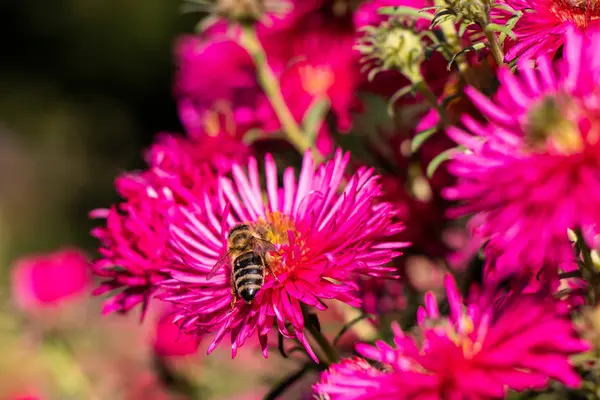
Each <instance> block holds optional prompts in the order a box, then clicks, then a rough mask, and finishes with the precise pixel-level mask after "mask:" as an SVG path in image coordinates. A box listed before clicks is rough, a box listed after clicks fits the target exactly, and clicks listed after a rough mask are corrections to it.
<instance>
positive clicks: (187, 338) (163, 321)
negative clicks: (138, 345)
mask: <svg viewBox="0 0 600 400" xmlns="http://www.w3.org/2000/svg"><path fill="white" fill-rule="evenodd" d="M199 345H200V338H198V337H197V336H192V335H186V334H185V333H183V332H181V330H180V329H179V328H178V327H177V325H175V323H174V322H173V316H172V315H171V313H165V314H164V315H163V316H162V317H161V318H160V319H159V320H158V322H157V324H156V330H155V332H154V337H153V347H154V352H155V353H156V354H158V355H159V356H163V357H182V356H188V355H192V354H195V353H196V352H197V351H198V346H199Z"/></svg>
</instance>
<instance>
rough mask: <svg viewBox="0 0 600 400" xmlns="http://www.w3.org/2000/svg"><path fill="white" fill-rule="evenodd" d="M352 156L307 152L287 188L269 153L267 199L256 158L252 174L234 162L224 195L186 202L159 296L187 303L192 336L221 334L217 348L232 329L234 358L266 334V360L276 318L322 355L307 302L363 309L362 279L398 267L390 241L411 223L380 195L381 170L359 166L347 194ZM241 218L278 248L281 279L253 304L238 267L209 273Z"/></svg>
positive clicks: (273, 263)
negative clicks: (237, 281)
mask: <svg viewBox="0 0 600 400" xmlns="http://www.w3.org/2000/svg"><path fill="white" fill-rule="evenodd" d="M348 158H349V154H346V155H342V153H341V152H340V151H338V152H337V153H336V156H335V158H334V160H332V161H330V162H328V163H326V164H325V165H322V166H321V167H319V168H316V167H315V163H314V160H313V157H312V155H311V153H310V152H308V153H306V154H305V156H304V161H303V165H302V169H301V171H300V176H299V179H298V180H296V175H295V173H294V170H293V169H292V168H287V169H286V170H285V171H284V173H283V187H282V188H279V185H278V178H277V176H278V174H277V167H276V165H275V162H274V160H273V158H272V157H271V156H270V155H267V157H266V160H265V175H266V192H267V195H266V198H264V197H263V194H262V188H261V185H260V179H259V172H258V166H257V161H256V160H255V159H254V158H250V161H249V164H248V170H247V173H245V172H243V170H242V167H241V166H239V165H235V166H234V167H233V180H231V179H229V178H222V179H221V180H220V184H219V192H218V195H216V196H209V195H205V196H204V197H201V198H198V199H197V202H196V203H195V204H192V205H191V206H190V207H180V208H179V215H178V218H175V219H173V221H172V225H171V232H172V235H173V236H172V239H171V245H172V248H173V251H174V257H175V259H176V260H177V261H178V262H177V263H176V264H174V265H173V266H172V268H171V269H170V273H171V275H172V277H173V279H171V280H169V281H167V282H164V283H163V285H162V289H164V293H162V294H161V295H160V298H162V299H163V300H166V301H169V302H173V303H174V304H175V305H176V306H177V307H178V310H177V312H178V314H179V315H178V316H177V317H176V321H177V323H178V324H179V325H180V326H181V328H182V330H183V331H184V332H187V333H196V334H200V335H203V334H205V333H209V332H216V335H215V337H214V339H213V341H212V343H211V344H210V346H209V348H208V352H209V353H210V352H212V351H213V350H214V349H215V347H216V346H217V345H218V344H219V342H221V340H222V339H223V337H224V336H225V335H226V334H229V335H230V336H231V347H232V353H233V356H235V354H236V353H237V350H238V348H239V347H240V346H242V345H243V344H244V343H245V341H246V340H247V339H248V338H249V337H251V336H253V335H255V334H257V336H258V339H259V341H260V344H261V347H262V349H263V354H264V356H265V357H266V356H267V349H268V347H267V345H268V343H267V341H268V340H267V337H268V333H269V331H270V330H271V328H272V326H273V323H274V322H276V323H277V327H278V329H279V331H280V332H281V333H282V334H283V335H284V336H285V337H288V338H293V337H296V338H297V339H298V340H299V341H300V342H302V343H303V344H304V345H305V347H306V348H307V350H308V351H309V353H310V354H311V356H312V357H313V358H315V359H316V356H315V355H314V353H313V352H312V349H311V348H310V345H309V344H308V341H307V339H306V336H305V333H304V328H305V321H304V316H303V312H302V309H301V305H302V304H305V305H307V306H312V307H315V308H317V309H319V310H325V309H326V306H325V305H324V303H323V302H322V299H337V300H339V301H342V302H345V303H347V304H350V305H353V306H360V304H361V301H360V298H359V297H357V296H356V294H355V291H356V290H357V289H358V287H357V285H356V283H355V281H354V277H355V275H356V274H363V275H368V276H384V275H387V274H389V272H390V271H393V269H391V268H388V267H386V266H385V265H386V264H387V263H388V262H389V261H390V260H391V259H392V258H393V257H395V256H397V255H399V254H400V252H399V249H400V248H402V247H404V246H405V244H404V243H400V242H396V241H393V240H390V237H391V236H393V235H395V234H396V233H397V232H399V231H400V230H402V225H401V224H398V223H393V222H392V221H391V217H392V216H393V215H394V210H393V208H392V207H391V205H390V204H388V203H385V202H379V203H378V202H377V201H376V200H377V199H378V198H379V197H380V196H381V188H380V186H379V185H378V182H377V180H378V177H377V176H376V175H374V172H373V170H372V169H368V168H361V169H359V170H358V171H357V172H356V174H354V176H352V177H351V178H350V180H349V183H348V184H347V186H346V187H345V189H344V190H343V192H342V193H341V194H340V193H339V192H338V190H339V188H340V185H341V180H342V176H343V174H344V170H345V168H346V166H347V164H348ZM265 200H266V201H267V202H266V203H265ZM238 224H248V225H250V226H254V227H255V228H256V229H261V230H265V231H266V235H267V237H268V239H269V241H271V242H272V243H273V244H274V246H275V247H276V248H277V252H269V253H268V254H267V258H268V260H269V261H268V263H269V266H270V269H271V271H272V272H273V274H274V275H275V276H277V280H275V279H274V278H273V277H272V276H271V274H269V273H266V275H265V278H264V285H263V286H262V288H261V289H260V290H259V291H258V294H257V295H256V297H255V299H254V300H253V301H252V303H251V304H247V303H245V302H244V301H242V300H241V299H238V300H237V301H236V302H235V304H234V307H233V308H232V306H231V304H232V301H234V297H233V295H232V290H231V289H232V284H231V267H230V263H227V264H226V267H225V268H222V269H220V270H219V271H218V273H217V274H216V275H215V276H214V277H213V278H212V279H211V280H207V274H208V273H209V271H210V270H211V269H212V268H213V266H214V265H215V264H216V263H217V261H218V260H219V259H220V258H221V257H222V256H223V255H225V254H226V253H227V236H228V232H229V230H230V229H231V228H232V227H233V226H236V225H238ZM286 324H289V325H288V326H290V327H291V328H292V332H290V331H289V330H288V327H286Z"/></svg>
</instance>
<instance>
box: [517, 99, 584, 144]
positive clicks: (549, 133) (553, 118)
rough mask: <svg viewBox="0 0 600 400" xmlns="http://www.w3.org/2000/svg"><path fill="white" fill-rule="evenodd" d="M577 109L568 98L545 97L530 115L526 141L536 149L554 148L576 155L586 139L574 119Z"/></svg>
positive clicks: (526, 129) (526, 128)
mask: <svg viewBox="0 0 600 400" xmlns="http://www.w3.org/2000/svg"><path fill="white" fill-rule="evenodd" d="M575 112H577V107H574V105H573V104H572V103H570V102H569V101H561V100H560V99H558V98H557V97H550V96H548V97H545V98H544V99H543V100H542V101H541V102H540V103H539V104H538V105H536V106H535V107H533V109H532V110H531V111H530V112H529V115H528V116H527V123H526V127H525V133H526V136H525V143H526V144H527V147H528V148H529V149H530V150H531V151H533V152H546V151H548V150H553V151H556V152H558V153H559V154H563V155H569V154H576V153H579V152H581V151H582V150H583V148H584V144H585V143H584V140H583V137H582V135H581V132H580V131H579V128H578V126H577V124H576V123H575V122H574V121H573V120H574V118H569V114H574V113H575Z"/></svg>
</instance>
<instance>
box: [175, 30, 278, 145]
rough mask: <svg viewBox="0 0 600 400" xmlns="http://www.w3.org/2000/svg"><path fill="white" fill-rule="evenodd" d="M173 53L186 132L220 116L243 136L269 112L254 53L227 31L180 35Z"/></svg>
mask: <svg viewBox="0 0 600 400" xmlns="http://www.w3.org/2000/svg"><path fill="white" fill-rule="evenodd" d="M176 58H177V64H178V72H177V75H176V81H175V96H176V98H177V100H178V107H179V116H180V119H181V122H182V123H183V126H184V127H185V131H186V133H187V134H188V135H191V136H195V135H197V134H198V133H204V132H206V131H207V130H210V129H211V127H210V124H211V121H212V120H214V118H215V116H218V115H220V116H223V117H225V119H226V124H228V125H229V126H231V127H232V128H233V129H235V131H236V132H239V133H240V134H241V135H243V134H244V133H245V132H246V131H247V130H249V129H251V128H256V127H259V126H262V124H263V121H264V120H265V119H266V118H268V117H270V114H271V110H270V105H269V104H268V102H267V100H266V97H265V95H264V94H263V92H262V90H261V88H260V85H259V83H258V81H257V78H256V72H255V69H254V63H253V61H252V58H251V57H250V55H249V54H248V53H247V52H246V50H245V49H244V48H242V47H241V46H240V45H239V44H237V43H236V42H235V41H233V40H231V39H230V38H228V37H227V36H226V34H225V32H221V30H218V29H215V30H211V31H210V32H208V33H207V34H206V35H205V37H203V38H195V37H191V36H185V37H183V38H182V39H180V41H179V43H178V45H177V50H176ZM230 129H231V128H230Z"/></svg>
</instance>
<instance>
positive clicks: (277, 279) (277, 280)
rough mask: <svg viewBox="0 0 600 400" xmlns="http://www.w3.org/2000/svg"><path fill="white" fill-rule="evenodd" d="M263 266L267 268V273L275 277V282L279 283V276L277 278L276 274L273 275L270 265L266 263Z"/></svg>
mask: <svg viewBox="0 0 600 400" xmlns="http://www.w3.org/2000/svg"><path fill="white" fill-rule="evenodd" d="M265 267H266V268H267V271H269V273H270V274H271V276H272V277H273V279H275V281H276V282H277V283H281V281H280V280H279V278H277V275H275V273H274V272H273V270H272V269H271V267H269V266H268V265H265Z"/></svg>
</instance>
